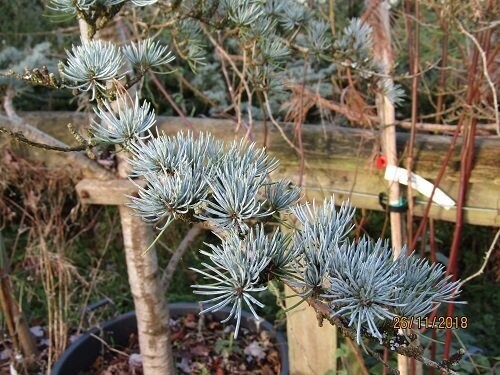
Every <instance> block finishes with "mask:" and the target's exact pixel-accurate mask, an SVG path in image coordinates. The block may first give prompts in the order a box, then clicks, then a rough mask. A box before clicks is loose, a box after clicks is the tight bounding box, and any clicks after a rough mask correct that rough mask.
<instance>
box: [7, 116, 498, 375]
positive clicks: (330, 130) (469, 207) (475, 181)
mask: <svg viewBox="0 0 500 375" xmlns="http://www.w3.org/2000/svg"><path fill="white" fill-rule="evenodd" d="M23 118H24V119H25V120H26V121H27V122H28V123H30V124H32V125H34V126H36V127H38V128H39V129H41V130H43V131H45V132H47V133H48V134H51V135H53V136H55V137H56V138H58V139H60V140H61V141H63V142H65V143H68V144H72V143H73V144H74V143H75V142H74V140H72V139H71V137H72V136H71V135H70V134H69V132H68V131H67V128H66V125H67V124H68V123H72V124H73V125H75V126H76V127H78V126H80V125H84V124H86V123H88V118H87V117H86V116H85V115H83V114H78V113H73V112H62V113H57V112H36V113H25V114H23ZM187 120H188V121H189V123H190V124H191V125H192V127H193V128H194V129H195V130H196V131H206V132H210V133H212V134H213V135H214V136H215V138H217V139H221V140H224V141H231V140H233V139H240V138H242V137H243V136H244V135H245V129H239V130H236V129H235V126H234V123H233V122H231V121H228V120H218V119H200V118H189V119H187ZM1 126H2V124H0V127H1ZM157 126H158V128H159V129H161V130H162V131H164V132H165V133H167V134H170V135H173V134H176V133H177V132H179V131H185V132H186V131H188V130H189V128H188V127H187V126H186V123H185V121H183V120H182V119H180V118H178V117H159V119H158V123H157ZM267 128H268V134H267V144H268V147H267V150H268V152H269V153H270V154H271V155H272V156H275V157H276V158H277V159H278V160H279V161H280V166H279V168H278V170H277V171H276V172H273V173H274V175H273V177H274V178H287V179H289V180H291V181H292V182H295V183H296V182H297V181H298V180H299V176H300V174H301V168H300V164H301V159H300V157H299V154H298V153H297V152H296V151H294V150H292V149H291V147H290V145H289V144H288V143H287V142H286V141H285V139H284V138H283V136H282V134H281V133H280V132H279V131H278V130H277V129H276V128H275V127H273V126H272V124H270V123H268V124H267ZM282 129H283V131H284V134H285V135H286V136H287V137H288V138H289V139H292V140H293V137H294V128H293V126H292V125H290V124H288V125H287V124H283V125H282ZM252 135H253V137H254V138H253V140H254V141H255V142H256V143H257V144H258V145H263V142H264V125H263V124H262V123H256V124H254V126H253V129H252ZM379 139H380V136H379V134H377V133H376V132H375V131H371V130H366V129H353V128H343V127H338V126H334V125H324V126H323V125H303V126H302V142H303V145H304V156H305V159H304V160H305V162H304V168H303V177H302V182H303V184H302V187H303V188H304V191H305V199H307V200H311V199H316V200H317V201H318V200H322V199H324V198H326V197H329V196H331V195H332V194H334V195H335V197H336V200H337V201H338V202H340V201H342V200H345V199H350V200H351V202H352V203H353V205H354V206H356V207H358V208H365V209H370V210H383V208H382V206H381V205H380V202H379V194H380V193H385V192H386V191H387V181H386V180H384V176H383V173H384V172H383V171H381V170H378V169H376V168H375V167H374V160H375V157H376V155H377V153H378V150H379V148H380V147H379ZM408 139H409V136H408V134H404V133H399V134H398V136H397V144H398V150H399V154H400V156H401V160H406V158H405V157H404V154H405V150H406V148H407V143H408ZM450 142H451V137H448V136H440V135H420V136H417V140H416V144H415V149H414V168H413V172H415V173H417V174H419V175H421V176H422V177H424V178H426V179H427V180H429V181H430V182H432V181H433V180H434V178H435V177H436V175H437V174H438V171H439V169H440V168H441V166H442V165H443V162H444V159H445V155H446V153H447V151H448V149H449V147H450ZM460 148H461V143H460V140H459V142H458V144H457V146H456V147H455V150H454V154H453V156H452V158H451V162H450V163H449V165H448V166H447V169H446V173H445V175H444V178H443V179H442V181H441V183H440V184H439V188H440V189H441V190H443V191H444V192H445V193H447V194H448V195H449V196H450V197H451V198H453V199H455V198H456V196H457V192H458V187H459V175H460V165H459V160H460V157H459V155H460ZM30 153H32V154H35V155H36V157H37V158H38V159H40V160H44V161H46V162H47V163H48V164H49V165H52V166H55V167H60V166H61V165H64V160H62V159H61V158H64V155H63V154H61V153H54V152H47V151H44V150H39V149H36V150H33V149H32V150H30ZM402 166H404V163H402ZM470 184H471V186H470V187H469V189H468V195H467V198H466V202H465V208H464V211H465V212H464V221H465V223H469V224H474V225H483V226H495V227H498V226H500V216H499V213H500V139H499V138H478V139H477V142H476V149H475V160H474V167H473V169H472V174H471V177H470ZM103 189H104V190H106V191H109V192H110V193H109V194H102V191H103ZM77 190H78V192H79V195H80V199H81V200H82V202H83V203H88V204H112V205H123V204H124V203H125V202H126V198H125V196H124V194H130V193H132V192H133V191H134V190H135V187H134V186H133V185H132V184H131V183H130V182H128V181H127V180H112V181H105V182H98V181H93V180H85V179H84V180H82V181H81V182H80V183H79V184H78V185H77ZM414 202H415V204H414V215H416V216H422V215H423V214H424V212H425V206H426V204H427V198H425V197H422V196H418V195H417V196H415V200H414ZM429 217H431V218H435V219H437V220H445V221H454V220H455V217H456V210H455V209H449V210H446V209H444V208H442V207H440V206H437V205H435V204H432V206H431V210H430V213H429ZM295 302H296V301H291V303H292V304H293V303H295ZM287 318H288V324H287V330H288V340H289V346H290V358H291V371H292V374H294V375H302V374H304V375H305V374H324V373H325V372H327V371H329V370H333V371H335V363H336V356H335V348H336V347H337V337H336V330H335V328H334V327H331V326H325V327H318V326H317V321H316V319H315V316H314V312H313V311H312V310H311V309H308V308H307V306H303V305H301V307H299V308H298V309H295V310H292V311H291V312H289V313H288V316H287Z"/></svg>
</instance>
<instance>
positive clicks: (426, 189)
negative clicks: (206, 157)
mask: <svg viewBox="0 0 500 375" xmlns="http://www.w3.org/2000/svg"><path fill="white" fill-rule="evenodd" d="M408 175H409V173H408V171H407V170H406V169H404V168H400V167H396V166H395V165H388V166H387V168H386V169H385V175H384V178H385V179H386V180H388V181H396V182H399V183H400V184H403V185H408V177H409V176H408ZM410 176H411V187H412V188H413V189H415V190H417V191H419V192H420V193H421V194H423V195H425V196H426V197H430V196H431V193H432V189H433V188H434V185H433V184H431V183H430V182H429V181H427V180H426V179H425V178H423V177H421V176H419V175H418V174H415V173H413V172H411V173H410ZM432 201H433V202H434V203H436V204H439V205H440V206H442V207H444V208H445V209H447V210H449V209H450V208H453V207H455V201H454V200H453V199H451V198H450V197H449V196H448V195H446V193H445V192H443V191H442V190H441V189H439V188H436V191H435V192H434V196H433V197H432Z"/></svg>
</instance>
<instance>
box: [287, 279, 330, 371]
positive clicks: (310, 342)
mask: <svg viewBox="0 0 500 375" xmlns="http://www.w3.org/2000/svg"><path fill="white" fill-rule="evenodd" d="M285 293H286V295H292V294H293V293H294V292H293V291H292V290H291V289H290V288H288V287H286V288H285ZM301 300H302V298H300V297H292V298H289V299H287V307H288V306H293V305H295V304H296V303H298V302H300V301H301ZM286 332H287V340H288V353H289V355H288V357H289V358H290V374H291V375H310V374H321V375H323V374H325V373H327V372H329V371H330V372H333V373H334V374H336V373H337V357H336V353H335V351H336V348H337V329H336V328H335V327H334V326H332V325H330V324H329V323H325V324H324V325H323V327H319V326H318V320H317V319H316V314H315V311H314V310H313V309H312V308H311V307H309V305H308V304H307V303H306V302H303V303H302V304H301V305H299V306H297V307H296V308H294V309H292V310H290V311H288V312H287V314H286Z"/></svg>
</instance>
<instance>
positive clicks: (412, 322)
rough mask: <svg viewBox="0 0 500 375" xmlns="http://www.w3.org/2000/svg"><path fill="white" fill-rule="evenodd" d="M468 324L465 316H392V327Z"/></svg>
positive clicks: (441, 327) (439, 327) (463, 326)
mask: <svg viewBox="0 0 500 375" xmlns="http://www.w3.org/2000/svg"><path fill="white" fill-rule="evenodd" d="M468 326H469V318H468V317H466V316H433V317H424V318H422V317H418V316H412V317H406V316H395V317H394V318H392V327H393V328H394V329H425V328H427V329H459V328H462V329H465V328H467V327H468Z"/></svg>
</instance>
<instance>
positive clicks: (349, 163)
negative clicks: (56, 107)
mask: <svg viewBox="0 0 500 375" xmlns="http://www.w3.org/2000/svg"><path fill="white" fill-rule="evenodd" d="M24 116H26V118H27V120H29V122H30V123H32V124H33V125H35V126H38V127H39V128H40V129H42V130H44V131H47V132H48V133H50V134H52V135H54V136H55V137H57V138H60V139H61V140H63V141H65V142H67V143H71V142H72V139H71V135H70V134H69V133H68V131H67V130H66V124H67V123H68V122H71V123H73V124H74V125H76V126H79V125H81V126H83V125H84V124H86V123H87V122H88V121H89V119H88V117H87V116H85V115H83V114H75V113H71V112H62V113H59V112H36V113H27V114H24ZM189 121H190V122H191V123H192V125H193V128H194V129H196V130H197V131H209V132H211V133H212V134H213V135H214V136H215V137H216V138H219V139H223V140H225V141H230V140H233V139H240V138H241V137H242V136H244V135H245V129H243V128H240V129H239V130H238V131H237V130H236V129H235V124H234V123H233V122H231V121H228V120H218V119H200V118H190V119H189ZM0 126H1V124H0ZM267 127H268V130H269V133H268V145H269V146H268V151H269V153H270V154H271V155H273V156H275V157H276V158H278V159H279V160H280V167H279V168H278V170H277V171H276V173H275V174H274V177H276V178H288V179H290V180H292V181H293V182H297V181H298V177H299V173H300V167H299V163H300V158H299V156H298V155H297V153H296V152H295V151H293V150H292V149H291V148H290V146H289V145H288V144H287V143H286V142H285V141H284V140H283V138H282V137H281V135H280V134H279V132H278V131H277V130H276V129H275V128H274V127H273V126H272V124H270V123H268V124H267ZM158 128H159V129H161V130H162V131H164V132H166V133H167V134H171V135H173V134H176V133H177V132H178V131H188V130H189V129H188V128H187V127H186V125H185V124H184V123H183V122H182V121H181V120H180V119H179V118H175V117H170V118H166V117H159V119H158ZM283 129H284V131H285V133H286V134H287V136H288V137H289V138H290V139H292V140H293V134H294V129H293V126H292V125H290V124H288V125H283ZM252 134H253V135H254V140H255V141H256V142H257V144H259V145H262V143H263V139H264V132H263V126H262V123H255V124H254V127H253V132H252ZM379 138H380V137H379V136H378V134H375V133H373V132H371V131H369V130H361V129H351V128H341V127H338V126H334V125H331V124H325V125H323V126H322V125H304V126H303V144H304V150H305V156H306V166H305V171H304V172H305V176H304V181H303V186H304V188H305V195H306V198H308V199H312V198H314V199H316V200H319V199H323V198H325V197H328V196H330V195H331V194H335V195H336V197H337V198H338V199H339V200H341V199H347V198H350V199H351V201H352V202H353V204H354V205H356V206H357V207H360V208H367V209H374V210H381V209H382V208H381V206H380V205H379V202H378V194H379V193H380V192H386V191H387V186H386V183H385V181H384V179H383V172H382V171H380V170H377V169H376V168H374V163H373V160H374V157H375V156H376V154H377V152H378V150H379V147H380V145H379V144H378V139H379ZM408 138H409V136H408V134H405V133H398V138H397V141H398V142H397V143H398V150H399V152H400V155H401V160H402V161H405V160H406V158H405V157H404V155H405V148H406V145H407V143H408ZM450 141H451V137H449V136H440V135H422V136H417V142H416V146H415V147H416V149H415V152H414V155H415V161H414V170H413V171H414V172H415V173H417V174H420V175H421V176H422V177H424V178H426V179H428V180H429V181H431V182H432V181H433V179H434V178H435V176H436V175H437V173H438V170H439V168H440V167H441V165H442V163H443V161H444V158H445V155H446V152H447V150H448V147H449V145H450ZM73 143H74V142H73ZM461 147H462V145H461V140H460V139H459V142H458V144H457V147H456V148H455V150H454V153H453V157H452V161H451V163H450V164H449V165H448V167H447V169H446V173H445V175H444V178H443V180H442V181H441V184H440V185H439V187H440V188H441V189H442V190H443V191H445V192H446V193H447V194H448V195H450V196H451V197H452V198H456V196H457V192H458V184H459V175H460V173H459V169H460V164H459V155H460V149H461ZM36 153H37V157H38V158H41V159H42V160H46V161H47V162H49V164H52V165H58V164H57V163H60V162H61V159H60V158H59V159H57V160H56V161H55V162H54V158H56V156H54V155H55V154H56V153H54V152H45V151H40V150H37V151H36ZM59 165H60V164H59ZM401 165H402V166H404V162H402V163H401ZM470 183H471V186H470V188H469V190H468V191H469V193H468V195H467V200H466V204H465V206H466V208H465V222H466V223H470V224H476V225H487V226H500V215H499V214H500V139H498V138H478V140H477V142H476V150H475V160H474V167H473V169H472V173H471V178H470ZM113 199H114V198H113ZM414 200H415V202H416V204H415V214H416V215H417V216H419V215H422V214H423V212H424V210H425V205H426V202H427V198H425V197H423V196H420V195H416V196H415V197H414ZM430 216H431V217H433V218H435V219H438V220H446V221H454V220H455V217H456V210H454V209H450V210H445V209H443V208H441V207H439V206H437V205H432V209H431V212H430Z"/></svg>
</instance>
